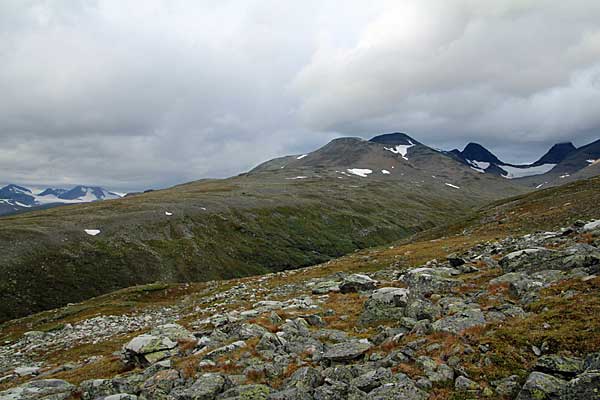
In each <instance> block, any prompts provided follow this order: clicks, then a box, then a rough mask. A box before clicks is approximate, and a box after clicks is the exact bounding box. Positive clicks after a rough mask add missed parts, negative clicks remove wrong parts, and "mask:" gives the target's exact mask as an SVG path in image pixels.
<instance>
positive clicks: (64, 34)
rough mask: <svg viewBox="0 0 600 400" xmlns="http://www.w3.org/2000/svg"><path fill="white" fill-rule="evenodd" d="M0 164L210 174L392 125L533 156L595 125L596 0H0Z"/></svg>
mask: <svg viewBox="0 0 600 400" xmlns="http://www.w3.org/2000/svg"><path fill="white" fill-rule="evenodd" d="M0 93H1V95H0V140H1V145H0V171H1V173H0V174H1V175H0V181H2V182H16V183H22V184H39V183H47V184H52V185H71V184H76V183H84V184H100V185H104V186H106V187H108V188H111V189H115V190H138V189H144V188H149V187H164V186H169V185H172V184H176V183H181V182H185V181H190V180H194V179H199V178H204V177H225V176H230V175H234V174H237V173H239V172H242V171H245V170H247V169H249V168H251V167H252V166H254V165H256V164H258V163H260V162H262V161H264V160H267V159H270V158H273V157H275V156H280V155H285V154H295V153H303V152H307V151H310V150H314V149H315V148H317V147H320V146H321V145H323V144H325V143H326V142H328V141H329V140H330V139H332V138H334V137H338V136H361V137H364V138H370V137H372V136H374V135H376V134H379V133H384V132H393V131H402V132H407V133H409V134H410V135H412V136H414V137H415V138H416V139H418V140H420V141H421V142H424V143H426V144H429V145H431V146H433V147H441V148H447V149H450V148H453V147H461V148H462V147H463V146H464V144H466V143H467V142H468V141H476V142H480V143H482V144H484V145H486V146H488V147H489V148H490V149H491V150H492V151H494V152H495V153H496V154H497V155H499V156H500V158H502V159H505V160H506V161H510V162H523V161H532V160H534V159H536V158H537V157H539V156H540V155H541V154H542V153H543V152H545V150H546V149H547V147H549V146H550V145H551V144H553V143H555V142H558V141H565V140H572V141H573V142H574V143H575V144H576V145H578V146H579V145H583V144H586V143H587V142H590V141H592V140H595V139H597V138H598V137H600V134H599V132H600V1H598V0H588V1H586V0H569V1H564V0H546V1H544V0H540V1H533V0H531V1H529V0H486V1H482V0H470V1H469V0H391V1H378V0H369V1H364V0H360V1H350V0H343V1H342V0H335V1H327V0H314V1H313V0H302V1H292V0H290V1H284V0H256V1H253V0H240V1H235V0H219V1H213V0H210V1H201V0H189V1H177V0H165V1H159V0H139V1H133V0H131V1H126V0H115V1H94V0H79V1H78V0H64V1H61V0H51V1H50V0H49V1H33V0H2V1H0Z"/></svg>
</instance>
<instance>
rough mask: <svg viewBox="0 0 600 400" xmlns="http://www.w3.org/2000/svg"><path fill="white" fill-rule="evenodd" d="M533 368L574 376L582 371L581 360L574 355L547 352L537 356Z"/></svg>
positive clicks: (566, 376)
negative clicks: (547, 353)
mask: <svg viewBox="0 0 600 400" xmlns="http://www.w3.org/2000/svg"><path fill="white" fill-rule="evenodd" d="M535 370H536V371H541V372H545V373H548V374H552V375H560V376H562V377H565V378H568V377H574V376H575V375H577V374H578V373H580V372H582V371H583V360H582V359H580V358H576V357H567V356H561V355H558V354H549V355H545V356H542V357H540V358H538V360H537V363H536V364H535Z"/></svg>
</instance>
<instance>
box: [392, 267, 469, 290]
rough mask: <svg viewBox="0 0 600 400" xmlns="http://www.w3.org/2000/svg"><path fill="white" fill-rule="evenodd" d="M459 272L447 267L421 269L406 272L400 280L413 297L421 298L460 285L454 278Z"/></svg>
mask: <svg viewBox="0 0 600 400" xmlns="http://www.w3.org/2000/svg"><path fill="white" fill-rule="evenodd" d="M457 275H460V271H458V270H456V269H454V268H447V267H437V268H430V267H421V268H415V269H412V270H410V271H408V272H406V273H405V274H404V275H403V276H402V280H403V281H404V282H405V283H406V284H407V285H408V287H409V289H410V293H411V295H412V296H414V297H419V296H420V297H423V296H426V295H431V294H433V293H438V294H439V293H445V292H448V291H449V290H450V289H452V288H453V287H455V286H458V285H460V284H461V283H462V280H461V279H456V278H455V277H456V276H457Z"/></svg>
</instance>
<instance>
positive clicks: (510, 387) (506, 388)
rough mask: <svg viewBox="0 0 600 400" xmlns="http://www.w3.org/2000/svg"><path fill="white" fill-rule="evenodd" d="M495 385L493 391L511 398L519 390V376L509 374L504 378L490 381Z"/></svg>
mask: <svg viewBox="0 0 600 400" xmlns="http://www.w3.org/2000/svg"><path fill="white" fill-rule="evenodd" d="M492 386H494V387H495V392H496V394H498V395H499V396H504V397H510V398H512V397H513V396H514V395H516V394H517V392H518V391H519V388H520V385H519V376H518V375H511V376H508V377H506V378H503V379H500V380H497V381H494V382H492Z"/></svg>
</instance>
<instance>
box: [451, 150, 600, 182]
mask: <svg viewBox="0 0 600 400" xmlns="http://www.w3.org/2000/svg"><path fill="white" fill-rule="evenodd" d="M450 154H452V155H453V156H455V158H456V159H457V160H458V161H460V162H462V163H463V164H465V165H468V166H470V167H471V168H473V169H474V170H475V171H478V172H482V173H489V174H494V175H498V176H501V177H504V178H508V179H516V178H527V179H523V180H521V181H520V183H523V184H525V185H528V186H533V187H536V188H538V189H539V188H541V187H542V186H552V185H556V184H560V183H564V181H562V180H563V179H565V178H568V177H570V176H571V174H576V173H578V172H583V173H584V174H585V172H588V171H584V170H585V169H586V168H587V167H590V166H592V165H594V164H596V162H597V161H598V160H599V159H600V140H596V141H594V142H592V143H590V144H588V145H585V146H582V147H580V148H577V147H575V146H574V145H573V143H571V142H564V143H557V144H555V145H554V146H552V147H551V148H550V150H548V151H547V152H546V153H545V154H544V155H543V156H542V157H540V158H539V159H538V160H537V161H535V162H533V163H530V164H520V165H516V164H510V163H506V162H503V161H501V160H500V159H499V158H498V157H496V156H495V155H494V154H493V153H492V152H490V151H489V150H488V149H486V148H485V147H483V146H482V145H480V144H478V143H469V144H467V146H465V148H464V149H463V150H462V151H461V150H458V149H454V150H451V151H450ZM596 168H597V167H594V168H592V169H594V170H595V169H596ZM592 175H595V173H593V174H592Z"/></svg>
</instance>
